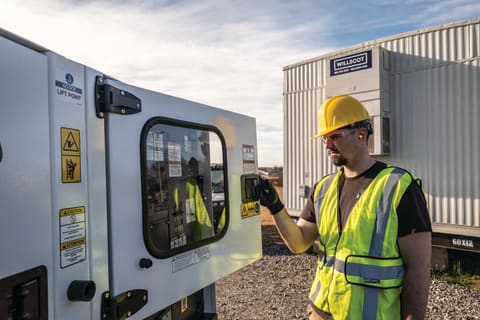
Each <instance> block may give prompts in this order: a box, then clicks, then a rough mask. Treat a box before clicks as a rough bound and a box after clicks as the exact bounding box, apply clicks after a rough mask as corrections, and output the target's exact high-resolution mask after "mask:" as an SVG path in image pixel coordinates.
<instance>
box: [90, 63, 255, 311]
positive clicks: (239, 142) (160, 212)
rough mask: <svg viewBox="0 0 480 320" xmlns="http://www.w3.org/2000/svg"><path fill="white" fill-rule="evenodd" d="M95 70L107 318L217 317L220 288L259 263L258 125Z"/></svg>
mask: <svg viewBox="0 0 480 320" xmlns="http://www.w3.org/2000/svg"><path fill="white" fill-rule="evenodd" d="M88 72H90V73H91V75H90V76H89V77H88V78H89V79H92V80H91V81H94V82H95V83H92V84H91V86H94V87H95V96H96V101H95V103H96V111H97V116H98V117H99V118H103V119H104V124H105V140H106V144H105V145H106V150H105V152H106V158H107V190H108V196H107V198H108V199H107V201H108V205H107V206H108V229H109V230H108V233H109V236H108V238H109V289H110V290H109V291H108V292H105V293H103V303H102V313H104V315H105V316H106V317H107V318H108V317H118V318H121V317H122V316H129V315H133V314H136V315H135V318H139V319H144V318H151V319H154V318H158V317H159V316H160V315H161V314H162V312H163V311H162V309H164V308H167V307H168V306H171V305H172V304H174V303H177V302H178V301H182V306H181V313H184V316H180V317H178V318H182V319H183V318H185V319H187V318H188V317H187V315H188V314H191V313H192V312H194V311H192V310H194V309H196V310H197V311H195V312H199V311H198V310H202V311H201V312H205V313H208V312H212V313H215V292H214V290H215V289H214V286H212V284H213V283H214V282H215V281H216V280H217V279H219V278H221V277H224V276H226V275H228V274H230V273H232V272H234V271H236V270H238V269H240V268H241V267H243V266H245V265H247V264H249V263H251V262H253V261H255V260H257V259H259V258H260V257H261V230H260V218H259V215H258V214H259V204H258V201H257V200H258V199H257V198H256V193H255V187H256V178H255V177H256V176H255V175H254V173H255V172H256V169H257V168H256V156H255V152H256V150H255V149H256V133H255V132H256V130H255V120H254V119H253V118H250V117H246V116H243V115H239V114H236V113H232V112H228V111H225V110H221V109H217V108H213V107H209V106H206V105H202V104H199V103H195V102H192V101H187V100H183V99H179V98H176V97H172V96H168V95H164V94H160V93H156V92H152V91H148V90H145V89H141V88H137V87H133V86H129V85H126V84H124V83H121V82H119V81H115V80H112V79H108V78H105V77H103V76H101V75H98V74H95V72H94V71H92V70H90V71H88ZM242 194H243V197H242ZM245 195H247V197H246V196H245ZM204 288H210V291H213V292H207V291H208V290H206V291H205V292H204V293H203V294H202V293H201V295H203V296H204V297H203V298H204V299H199V300H200V302H198V301H197V300H198V299H197V300H195V301H193V300H192V302H189V301H190V300H187V299H186V298H185V297H188V296H191V295H193V294H194V293H198V292H199V291H200V290H203V289H204ZM212 288H213V289H212ZM182 299H183V300H182ZM208 300H211V301H208ZM207 302H208V303H207ZM189 303H190V305H189ZM192 304H194V305H192ZM112 314H113V315H112Z"/></svg>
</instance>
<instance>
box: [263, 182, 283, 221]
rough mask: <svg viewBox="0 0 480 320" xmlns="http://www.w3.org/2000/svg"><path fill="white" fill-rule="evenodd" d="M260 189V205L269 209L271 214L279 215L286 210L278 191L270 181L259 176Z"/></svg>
mask: <svg viewBox="0 0 480 320" xmlns="http://www.w3.org/2000/svg"><path fill="white" fill-rule="evenodd" d="M259 179H260V181H259V184H258V189H259V193H260V204H261V205H262V206H265V207H267V208H268V209H269V210H270V213H271V214H277V213H279V212H280V211H282V209H283V208H284V206H283V203H282V201H280V198H279V196H278V193H277V190H275V188H274V187H273V186H272V184H271V183H270V181H268V180H266V179H263V178H262V177H261V176H259Z"/></svg>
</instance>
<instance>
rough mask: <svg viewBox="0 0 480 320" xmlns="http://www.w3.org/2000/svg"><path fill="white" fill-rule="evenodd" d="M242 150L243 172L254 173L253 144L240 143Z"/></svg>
mask: <svg viewBox="0 0 480 320" xmlns="http://www.w3.org/2000/svg"><path fill="white" fill-rule="evenodd" d="M242 152H243V173H245V174H248V173H255V146H253V145H249V144H244V145H242Z"/></svg>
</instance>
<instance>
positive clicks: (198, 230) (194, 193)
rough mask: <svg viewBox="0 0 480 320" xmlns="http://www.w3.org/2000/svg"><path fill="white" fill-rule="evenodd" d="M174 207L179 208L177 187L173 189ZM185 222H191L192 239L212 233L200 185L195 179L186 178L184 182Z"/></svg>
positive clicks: (200, 238)
mask: <svg viewBox="0 0 480 320" xmlns="http://www.w3.org/2000/svg"><path fill="white" fill-rule="evenodd" d="M173 196H174V199H175V208H176V210H180V209H181V208H180V203H181V201H180V199H179V197H180V196H179V190H178V187H176V188H175V189H174V192H173ZM183 203H184V208H182V209H183V210H184V212H185V214H186V220H187V221H186V222H187V223H192V227H193V236H194V240H202V239H206V238H209V237H212V236H213V235H214V233H213V225H212V220H211V218H210V215H209V214H208V211H207V208H206V207H205V203H204V202H203V197H202V193H201V192H200V187H199V186H198V183H197V182H196V180H195V179H187V181H186V183H185V199H183Z"/></svg>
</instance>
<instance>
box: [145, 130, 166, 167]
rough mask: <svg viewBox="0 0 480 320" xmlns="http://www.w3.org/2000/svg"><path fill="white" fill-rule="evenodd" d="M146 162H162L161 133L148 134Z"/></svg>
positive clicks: (152, 132) (150, 132) (151, 132)
mask: <svg viewBox="0 0 480 320" xmlns="http://www.w3.org/2000/svg"><path fill="white" fill-rule="evenodd" d="M147 160H150V161H163V133H161V132H155V131H149V132H148V135H147Z"/></svg>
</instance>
